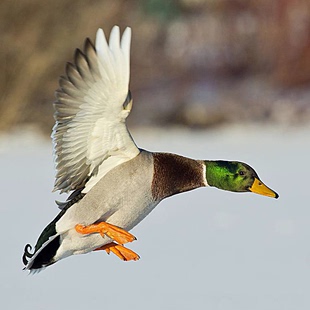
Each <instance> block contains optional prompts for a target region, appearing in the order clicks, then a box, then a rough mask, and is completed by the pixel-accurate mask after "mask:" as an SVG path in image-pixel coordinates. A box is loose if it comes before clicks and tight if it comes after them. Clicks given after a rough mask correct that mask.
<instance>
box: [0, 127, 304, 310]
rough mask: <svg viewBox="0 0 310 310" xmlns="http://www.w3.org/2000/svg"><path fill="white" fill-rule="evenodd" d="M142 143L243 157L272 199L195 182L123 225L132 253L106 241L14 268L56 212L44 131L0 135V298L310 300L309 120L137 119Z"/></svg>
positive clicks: (241, 308) (44, 301) (48, 302)
mask: <svg viewBox="0 0 310 310" xmlns="http://www.w3.org/2000/svg"><path fill="white" fill-rule="evenodd" d="M132 133H133V136H134V137H135V139H136V142H137V144H138V145H139V146H141V147H143V148H145V149H149V150H154V151H155V150H156V151H169V152H176V153H179V154H182V155H185V156H189V157H193V158H200V159H232V160H240V161H244V162H247V163H249V164H250V165H251V166H253V167H254V168H255V170H256V171H257V173H258V174H259V176H260V177H261V179H262V180H263V181H264V182H265V183H266V184H267V185H268V186H270V187H271V188H272V189H274V190H275V191H277V192H278V193H279V194H280V198H279V199H278V200H275V199H271V198H267V197H263V196H259V195H255V194H250V193H249V194H234V193H229V192H223V191H219V190H217V189H213V188H207V189H198V190H195V191H192V192H189V193H185V194H182V195H177V196H174V197H171V198H169V199H167V200H165V201H163V202H162V203H161V204H160V205H159V206H158V207H157V208H156V209H155V211H154V212H153V213H151V214H150V216H149V217H147V218H146V219H145V220H144V221H143V222H142V223H141V224H140V225H138V226H137V227H136V228H135V229H134V230H133V231H132V232H133V233H134V234H135V235H136V237H137V238H138V240H137V241H135V242H133V243H132V244H130V245H129V247H130V248H131V249H133V250H134V251H136V252H137V253H139V254H140V256H141V260H140V261H138V262H127V263H126V262H122V261H120V260H119V259H118V258H117V257H115V256H113V255H110V256H108V255H107V254H106V253H105V252H94V253H91V254H87V255H80V256H75V257H69V258H67V259H65V260H62V261H60V262H58V263H57V264H55V265H53V266H51V267H49V268H47V269H46V270H44V271H43V272H41V273H40V274H37V275H35V276H27V272H24V271H22V267H23V265H22V263H21V256H22V253H23V248H24V246H25V244H26V243H31V244H33V245H34V244H35V241H36V239H37V237H38V236H39V234H40V233H41V231H42V229H43V228H44V227H45V226H46V224H48V222H49V221H51V220H52V219H53V218H54V217H55V216H56V214H57V212H58V210H57V207H56V205H55V204H54V200H55V199H57V200H61V199H65V196H64V197H59V196H58V195H57V194H52V193H51V189H52V187H53V182H54V169H53V162H52V148H51V142H50V141H48V140H44V139H43V138H41V137H39V136H37V135H33V134H27V132H26V133H25V132H24V133H22V131H20V132H16V133H14V134H11V135H6V136H2V137H0V158H1V161H0V162H1V164H0V167H1V179H0V182H1V183H0V186H1V204H0V214H1V235H0V238H1V239H0V241H1V266H0V279H1V281H0V305H1V309H23V310H27V309H31V310H33V309H45V310H49V309H53V310H54V309H57V310H62V309H74V310H80V309H81V310H82V309H83V310H85V309H92V308H93V309H115V310H117V309H136V310H140V309H141V310H142V309H148V310H152V309H178V310H182V309H194V308H196V309H212V310H249V309H250V310H287V309H292V310H296V309H298V310H308V309H310V294H309V288H310V242H309V240H310V205H309V173H310V168H309V159H310V139H309V137H310V127H302V128H276V127H268V126H247V127H227V128H222V129H217V130H214V131H208V132H204V131H187V130H184V129H178V130H177V129H175V130H171V129H162V130H158V129H157V130H156V129H143V130H135V131H133V132H132Z"/></svg>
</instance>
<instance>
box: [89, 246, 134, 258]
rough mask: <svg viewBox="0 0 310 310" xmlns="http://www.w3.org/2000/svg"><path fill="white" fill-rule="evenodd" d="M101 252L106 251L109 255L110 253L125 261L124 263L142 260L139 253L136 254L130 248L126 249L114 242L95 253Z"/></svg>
mask: <svg viewBox="0 0 310 310" xmlns="http://www.w3.org/2000/svg"><path fill="white" fill-rule="evenodd" d="M100 250H105V251H106V252H107V253H108V254H110V252H112V253H114V254H115V255H116V256H117V257H119V258H120V259H121V260H124V261H130V260H138V259H139V258H140V256H139V255H138V254H137V253H135V252H134V251H132V250H130V249H128V248H125V247H124V246H123V245H121V244H117V243H114V242H111V243H108V244H106V245H103V246H102V247H100V248H97V249H95V250H94V251H100Z"/></svg>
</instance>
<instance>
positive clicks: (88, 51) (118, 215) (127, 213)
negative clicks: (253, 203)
mask: <svg viewBox="0 0 310 310" xmlns="http://www.w3.org/2000/svg"><path fill="white" fill-rule="evenodd" d="M130 42H131V29H130V28H128V27H127V28H126V29H125V31H124V33H123V35H122V37H121V35H120V30H119V27H117V26H115V27H113V29H112V31H111V34H110V38H109V41H107V40H106V38H105V35H104V33H103V31H102V29H99V30H98V31H97V34H96V43H95V45H93V44H92V43H91V41H90V40H89V39H87V40H86V42H85V47H84V50H83V52H82V51H80V50H76V53H75V57H74V63H73V64H71V63H68V64H67V67H66V75H65V76H62V77H61V78H60V80H59V86H60V88H59V89H58V90H57V91H56V102H55V103H54V108H55V114H54V118H55V121H56V122H55V126H54V128H53V133H52V139H53V143H54V155H55V163H56V181H55V187H54V190H58V191H60V193H63V192H66V193H71V195H70V196H69V198H68V199H67V201H66V202H65V203H58V205H59V206H60V208H61V211H60V213H59V214H58V215H57V216H56V218H55V219H54V220H53V221H51V222H50V223H49V224H48V225H47V226H46V228H45V229H44V230H43V232H42V233H41V235H40V236H39V238H38V241H37V243H36V245H35V248H34V252H33V253H31V252H30V250H31V249H32V247H31V246H30V244H27V245H26V247H25V249H24V254H23V257H22V260H23V263H24V265H25V268H24V269H26V270H29V271H30V272H36V271H39V270H41V269H42V268H44V267H47V266H49V265H51V264H54V263H55V262H57V261H59V260H61V259H63V258H65V257H68V256H71V255H75V254H83V253H88V252H91V251H96V250H105V251H106V252H107V253H110V252H113V253H114V254H115V255H117V256H118V257H119V258H121V259H123V260H125V261H127V260H137V259H139V256H138V255H137V254H136V253H134V252H133V251H132V250H130V249H128V248H126V247H125V246H124V244H126V243H128V242H132V241H133V240H135V237H134V236H133V235H132V234H131V233H129V232H128V231H130V230H131V229H132V228H133V227H134V226H136V225H137V224H138V223H139V222H141V221H142V220H143V219H144V218H145V217H146V216H147V215H148V214H149V213H150V212H151V211H152V210H153V209H154V208H155V207H156V206H157V205H158V203H160V201H161V200H163V199H165V198H167V197H169V196H172V195H175V194H178V193H182V192H186V191H189V190H193V189H195V188H198V187H204V186H208V185H209V186H213V187H217V188H219V189H222V190H228V191H232V192H254V193H257V194H261V195H265V196H269V197H273V198H278V194H277V193H275V192H274V191H272V190H271V189H270V188H268V187H267V186H265V185H264V184H263V183H262V181H261V180H260V179H259V177H258V175H257V174H256V172H255V171H254V170H253V168H251V167H250V166H249V165H247V164H245V163H242V162H238V161H222V160H220V161H210V160H194V159H190V158H186V157H183V156H180V155H176V154H169V153H152V152H148V151H145V150H143V149H140V148H138V147H137V146H136V144H135V142H134V141H133V139H132V137H131V135H130V133H129V131H128V129H127V126H126V118H127V117H128V115H129V113H130V111H131V108H132V97H131V93H130V91H129V73H130V72H129V71H130V70H129V68H130V66H129V63H130V61H129V60H130Z"/></svg>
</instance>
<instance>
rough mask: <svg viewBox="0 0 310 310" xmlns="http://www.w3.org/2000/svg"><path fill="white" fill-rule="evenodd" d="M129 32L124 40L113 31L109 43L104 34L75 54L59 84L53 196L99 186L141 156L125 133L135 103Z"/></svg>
mask: <svg viewBox="0 0 310 310" xmlns="http://www.w3.org/2000/svg"><path fill="white" fill-rule="evenodd" d="M130 41H131V29H130V28H126V30H125V31H124V33H123V35H122V38H120V30H119V27H118V26H114V27H113V29H112V31H111V34H110V39H109V43H107V40H106V38H105V35H104V32H103V30H102V29H99V30H98V31H97V34H96V44H95V46H93V44H92V43H91V41H90V40H89V39H87V40H86V42H85V48H84V52H81V51H80V50H76V53H75V58H74V64H71V63H68V64H67V67H66V76H62V77H61V78H60V80H59V85H60V89H58V90H57V91H56V99H57V100H56V102H55V103H54V107H55V110H56V111H55V114H54V118H55V121H56V124H55V126H54V128H53V133H52V139H53V144H54V155H55V162H56V181H55V187H54V190H60V192H61V193H62V192H69V191H72V190H77V189H81V188H83V187H85V188H84V189H83V192H87V191H89V189H90V188H91V187H92V186H93V185H94V184H96V183H97V182H98V180H99V179H100V178H101V177H102V176H103V175H104V174H106V173H107V172H108V171H110V170H111V169H113V168H114V167H116V166H117V165H119V164H121V163H123V162H125V161H128V160H130V159H132V158H134V157H135V156H137V155H138V154H139V149H138V148H137V147H136V145H135V143H134V142H133V140H132V138H131V136H130V133H129V132H128V130H127V127H126V123H125V121H126V118H127V116H128V115H129V113H130V110H131V106H132V101H131V95H130V91H129V90H128V85H129V74H130V68H129V65H130Z"/></svg>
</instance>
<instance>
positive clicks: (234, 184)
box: [204, 160, 279, 198]
mask: <svg viewBox="0 0 310 310" xmlns="http://www.w3.org/2000/svg"><path fill="white" fill-rule="evenodd" d="M204 163H205V166H206V179H207V183H208V185H210V186H215V187H217V188H219V189H222V190H227V191H231V192H252V193H256V194H259V195H264V196H268V197H272V198H278V197H279V195H278V194H277V193H276V192H275V191H273V190H272V189H270V188H269V187H267V186H266V185H265V184H264V183H263V182H262V181H261V180H260V178H259V177H258V175H257V173H256V172H255V170H254V169H253V168H252V167H250V166H249V165H248V164H245V163H242V162H239V161H224V160H217V161H204Z"/></svg>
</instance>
